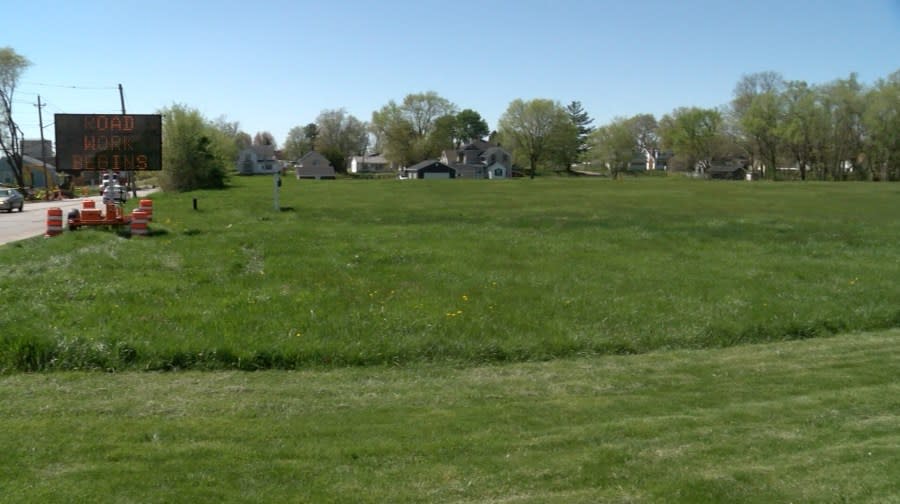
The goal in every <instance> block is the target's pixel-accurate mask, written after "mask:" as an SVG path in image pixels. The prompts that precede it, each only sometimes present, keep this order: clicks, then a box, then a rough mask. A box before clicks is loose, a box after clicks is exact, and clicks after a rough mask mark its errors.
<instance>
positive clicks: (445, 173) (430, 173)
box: [404, 159, 456, 179]
mask: <svg viewBox="0 0 900 504" xmlns="http://www.w3.org/2000/svg"><path fill="white" fill-rule="evenodd" d="M404 173H405V175H406V178H419V179H452V178H456V170H454V169H453V168H450V167H449V166H447V165H445V164H444V163H441V162H440V161H437V160H434V159H429V160H427V161H422V162H421V163H418V164H415V165H413V166H410V167H409V168H406V169H405V170H404Z"/></svg>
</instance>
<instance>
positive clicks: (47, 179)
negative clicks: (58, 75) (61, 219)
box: [37, 95, 50, 199]
mask: <svg viewBox="0 0 900 504" xmlns="http://www.w3.org/2000/svg"><path fill="white" fill-rule="evenodd" d="M45 105H46V104H41V95H38V102H37V109H38V126H39V127H40V128H41V163H43V165H44V198H45V199H50V177H49V175H48V174H47V146H46V145H45V144H44V114H43V111H42V110H41V109H43V108H44V106H45Z"/></svg>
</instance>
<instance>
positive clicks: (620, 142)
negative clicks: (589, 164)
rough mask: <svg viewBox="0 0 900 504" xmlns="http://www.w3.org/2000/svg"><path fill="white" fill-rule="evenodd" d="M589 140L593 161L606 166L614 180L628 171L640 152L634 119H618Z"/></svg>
mask: <svg viewBox="0 0 900 504" xmlns="http://www.w3.org/2000/svg"><path fill="white" fill-rule="evenodd" d="M589 140H590V143H589V145H590V151H589V154H590V157H591V160H592V161H593V162H595V163H599V164H600V165H601V166H605V167H606V168H607V169H608V170H609V173H610V174H611V175H612V177H613V178H618V177H619V174H620V173H624V172H625V171H626V170H628V166H629V165H630V164H631V159H632V158H633V157H634V154H635V152H636V151H637V150H638V142H637V140H636V136H635V134H634V120H633V119H624V118H616V119H614V120H613V121H612V122H611V123H609V124H607V125H605V126H602V127H600V128H597V129H596V130H595V131H593V132H592V133H591V136H590V138H589Z"/></svg>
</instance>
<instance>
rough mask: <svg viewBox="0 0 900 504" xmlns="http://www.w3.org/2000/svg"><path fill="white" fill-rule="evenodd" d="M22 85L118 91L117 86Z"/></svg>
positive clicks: (30, 83)
mask: <svg viewBox="0 0 900 504" xmlns="http://www.w3.org/2000/svg"><path fill="white" fill-rule="evenodd" d="M22 84H27V85H29V86H44V87H55V88H66V89H84V90H92V91H97V90H104V91H105V90H110V89H118V88H117V87H116V86H77V85H74V84H47V83H46V82H22Z"/></svg>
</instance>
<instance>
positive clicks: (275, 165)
mask: <svg viewBox="0 0 900 504" xmlns="http://www.w3.org/2000/svg"><path fill="white" fill-rule="evenodd" d="M237 171H238V173H240V174H241V175H266V174H268V175H271V174H273V173H275V172H277V171H281V161H279V160H277V159H275V146H274V145H253V146H251V147H247V148H246V149H244V150H242V151H241V153H240V155H239V156H238V161H237Z"/></svg>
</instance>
